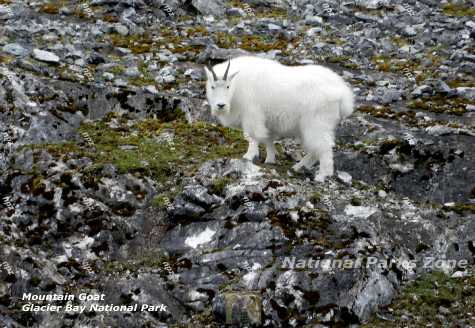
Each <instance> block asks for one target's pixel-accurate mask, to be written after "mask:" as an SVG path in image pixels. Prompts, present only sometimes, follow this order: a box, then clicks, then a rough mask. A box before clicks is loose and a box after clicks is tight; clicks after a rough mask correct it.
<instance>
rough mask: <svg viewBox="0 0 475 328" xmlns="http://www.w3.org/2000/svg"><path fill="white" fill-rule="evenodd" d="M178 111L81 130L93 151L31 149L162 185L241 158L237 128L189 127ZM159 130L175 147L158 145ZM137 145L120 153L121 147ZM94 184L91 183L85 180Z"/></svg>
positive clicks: (67, 147)
mask: <svg viewBox="0 0 475 328" xmlns="http://www.w3.org/2000/svg"><path fill="white" fill-rule="evenodd" d="M182 116H183V113H182V112H181V111H180V110H179V109H175V110H174V111H169V112H166V113H165V112H164V113H163V117H162V119H161V120H157V119H147V120H142V121H138V122H136V123H135V124H134V125H133V126H130V127H129V126H128V125H127V124H126V123H122V125H121V126H120V127H119V128H116V129H112V128H109V127H108V125H107V123H106V120H102V121H98V122H95V123H91V124H84V125H82V126H81V131H82V132H85V133H87V134H88V135H89V136H90V138H91V140H92V141H93V144H94V146H95V149H91V148H90V147H86V145H84V146H80V145H78V144H74V143H62V144H49V145H32V146H31V147H33V148H41V149H45V148H46V150H47V151H48V152H49V153H50V154H52V155H54V156H56V157H58V158H61V157H63V158H64V157H65V156H66V157H88V158H91V159H92V160H93V162H94V165H95V166H96V167H100V166H101V165H104V164H108V163H111V164H113V165H114V166H115V167H116V168H117V170H118V172H119V173H135V174H138V175H146V176H149V177H152V178H154V179H156V180H157V181H161V182H165V181H167V180H169V179H170V176H175V175H176V174H179V173H180V172H181V173H183V174H184V173H185V172H186V174H191V173H192V172H194V171H195V170H196V169H197V168H198V167H199V165H201V163H203V162H205V161H207V160H211V159H217V158H222V157H228V158H229V157H240V156H242V154H243V153H244V152H245V150H246V146H247V143H246V141H245V140H244V138H243V136H242V132H240V131H238V130H233V129H228V128H224V127H221V126H215V125H211V124H207V123H194V124H188V123H186V122H185V121H184V120H183V119H182ZM163 131H172V132H173V134H174V139H173V143H168V142H159V141H157V138H159V137H160V134H161V133H162V132H163ZM124 145H128V146H135V148H134V149H130V147H128V148H126V149H123V148H122V146H124ZM89 178H90V179H89V180H91V181H90V182H91V183H92V184H94V183H95V179H94V178H92V177H91V176H89Z"/></svg>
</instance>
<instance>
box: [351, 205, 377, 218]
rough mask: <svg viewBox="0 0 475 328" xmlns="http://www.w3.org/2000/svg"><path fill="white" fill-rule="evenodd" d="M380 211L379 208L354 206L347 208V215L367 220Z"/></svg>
mask: <svg viewBox="0 0 475 328" xmlns="http://www.w3.org/2000/svg"><path fill="white" fill-rule="evenodd" d="M377 211H378V209H377V208H375V207H370V206H353V205H347V206H346V207H345V214H346V215H350V216H354V217H357V218H363V219H366V218H368V217H370V216H371V215H373V214H374V213H376V212H377Z"/></svg>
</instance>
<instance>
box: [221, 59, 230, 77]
mask: <svg viewBox="0 0 475 328" xmlns="http://www.w3.org/2000/svg"><path fill="white" fill-rule="evenodd" d="M230 65H231V60H228V67H226V72H224V77H223V80H224V81H226V80H227V78H228V72H229V66H230Z"/></svg>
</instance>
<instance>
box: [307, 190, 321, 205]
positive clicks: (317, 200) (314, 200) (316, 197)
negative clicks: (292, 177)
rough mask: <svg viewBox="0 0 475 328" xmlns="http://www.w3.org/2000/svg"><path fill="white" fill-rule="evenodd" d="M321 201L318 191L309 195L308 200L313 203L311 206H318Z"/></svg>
mask: <svg viewBox="0 0 475 328" xmlns="http://www.w3.org/2000/svg"><path fill="white" fill-rule="evenodd" d="M321 199H322V195H321V194H320V193H319V192H318V191H315V192H314V193H312V194H311V195H310V198H309V200H310V201H311V202H312V203H313V204H318V203H320V201H321Z"/></svg>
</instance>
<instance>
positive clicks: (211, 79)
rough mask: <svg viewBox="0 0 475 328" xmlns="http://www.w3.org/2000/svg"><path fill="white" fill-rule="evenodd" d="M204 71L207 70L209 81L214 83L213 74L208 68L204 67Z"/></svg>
mask: <svg viewBox="0 0 475 328" xmlns="http://www.w3.org/2000/svg"><path fill="white" fill-rule="evenodd" d="M204 69H205V73H206V78H207V79H208V81H210V82H213V81H214V79H213V74H212V73H211V71H210V70H209V69H208V67H206V66H204Z"/></svg>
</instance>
